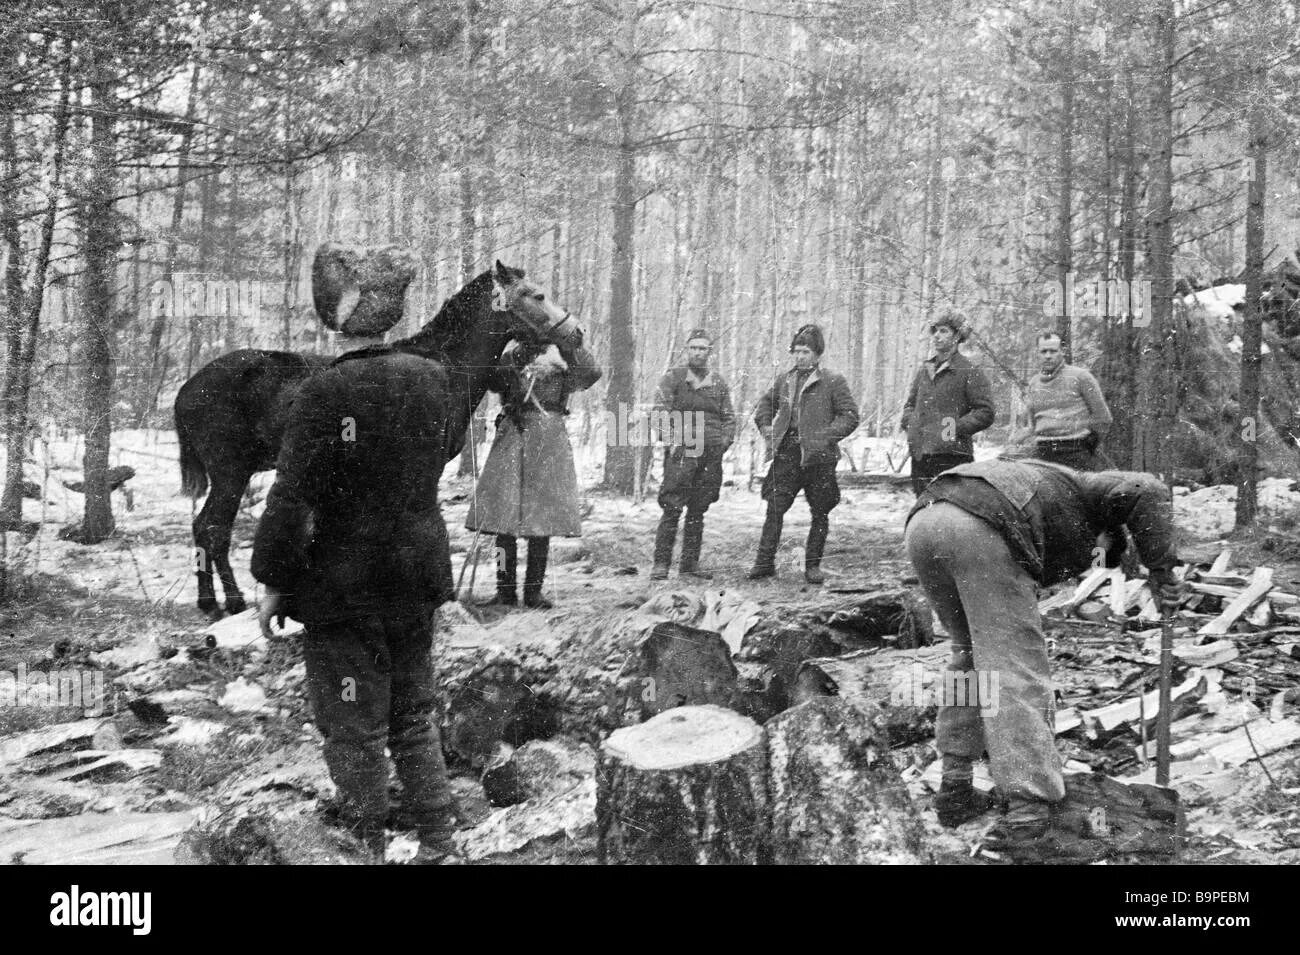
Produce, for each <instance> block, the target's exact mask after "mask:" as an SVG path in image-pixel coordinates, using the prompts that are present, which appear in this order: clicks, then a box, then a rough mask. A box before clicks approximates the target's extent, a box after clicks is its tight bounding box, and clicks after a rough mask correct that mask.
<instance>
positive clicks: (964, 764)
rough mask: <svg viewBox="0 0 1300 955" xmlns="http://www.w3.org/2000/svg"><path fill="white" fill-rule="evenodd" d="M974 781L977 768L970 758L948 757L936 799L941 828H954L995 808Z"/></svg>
mask: <svg viewBox="0 0 1300 955" xmlns="http://www.w3.org/2000/svg"><path fill="white" fill-rule="evenodd" d="M973 778H974V769H973V765H972V763H971V759H970V757H968V756H954V755H952V754H945V755H944V757H943V777H942V781H941V782H940V783H939V793H938V795H937V796H935V797H934V808H935V811H936V812H938V814H939V825H941V826H945V827H947V828H949V829H952V828H954V827H956V826H960V825H961V824H962V823H964V822H970V820H972V819H974V818H976V817H977V816H981V815H983V814H984V813H985V812H987V811H988V810H989V808H990V807H991V806H992V805H993V799H992V798H991V797H990V796H988V795H986V794H984V793H982V792H980V791H979V790H978V789H976V788H975V786H974V784H973V782H972V780H973Z"/></svg>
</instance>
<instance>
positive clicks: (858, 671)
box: [790, 642, 950, 746]
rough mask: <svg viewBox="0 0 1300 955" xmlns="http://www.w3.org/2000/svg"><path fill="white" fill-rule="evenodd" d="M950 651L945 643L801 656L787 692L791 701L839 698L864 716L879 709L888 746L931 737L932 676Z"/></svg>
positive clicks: (934, 693) (933, 709) (935, 676)
mask: <svg viewBox="0 0 1300 955" xmlns="http://www.w3.org/2000/svg"><path fill="white" fill-rule="evenodd" d="M949 655H950V650H949V644H948V643H947V642H944V643H942V644H938V645H935V646H930V647H921V648H917V649H915V650H862V651H859V652H857V653H848V654H845V655H844V656H842V657H826V658H822V659H815V660H805V661H804V663H803V664H802V666H800V668H799V672H798V673H797V674H796V676H795V680H794V685H793V687H792V688H791V690H790V702H791V703H793V704H798V703H803V702H806V701H807V700H811V699H815V698H817V697H825V696H838V697H841V698H842V699H843V700H844V701H845V702H846V703H848V704H849V705H850V706H852V707H854V708H855V709H858V710H860V711H862V712H864V713H867V714H868V715H870V714H872V713H874V712H875V711H876V710H877V709H878V708H883V709H884V713H883V717H882V719H883V720H884V726H885V727H886V728H887V730H888V732H889V739H890V743H891V745H894V746H902V745H906V744H909V743H917V742H921V741H923V740H927V739H929V738H931V737H932V736H934V720H935V716H936V714H937V712H938V710H937V707H936V706H935V704H934V699H935V698H936V697H937V691H938V689H939V688H938V687H937V686H936V685H935V680H936V679H938V677H939V674H941V673H942V672H943V669H944V667H945V666H946V665H947V663H948V658H949Z"/></svg>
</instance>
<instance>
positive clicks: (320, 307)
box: [311, 242, 415, 335]
mask: <svg viewBox="0 0 1300 955" xmlns="http://www.w3.org/2000/svg"><path fill="white" fill-rule="evenodd" d="M414 277H415V260H414V258H413V257H412V256H411V253H410V252H408V251H406V250H405V249H402V248H400V247H398V246H395V245H389V246H382V247H380V248H376V249H367V248H362V247H359V246H345V245H335V244H333V243H330V242H326V243H324V244H323V245H322V246H321V247H320V248H319V249H317V250H316V258H315V259H314V261H313V262H312V267H311V293H312V302H313V304H314V305H315V307H316V314H317V315H319V316H320V320H321V321H322V322H324V323H325V327H326V328H332V329H334V330H335V331H339V332H344V333H346V334H348V335H382V334H383V333H384V332H386V331H388V330H389V329H390V328H392V327H393V326H394V325H396V324H397V323H398V322H400V321H401V320H402V311H403V307H404V302H405V299H406V287H407V286H408V285H410V284H411V279H413V278H414Z"/></svg>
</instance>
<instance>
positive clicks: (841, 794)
mask: <svg viewBox="0 0 1300 955" xmlns="http://www.w3.org/2000/svg"><path fill="white" fill-rule="evenodd" d="M764 729H765V730H766V733H767V749H768V760H769V763H768V773H769V776H768V778H769V787H768V789H769V792H770V794H771V801H772V805H771V813H772V828H771V845H772V861H773V862H778V863H785V864H814V865H820V864H830V865H888V864H918V863H927V862H930V861H932V860H931V859H929V858H927V857H926V856H925V854H924V852H923V850H922V838H923V836H924V832H925V828H924V826H923V824H922V823H921V819H920V817H919V816H918V815H917V812H916V808H915V806H913V804H912V801H911V798H910V797H909V796H908V793H907V786H906V785H905V784H904V783H903V781H902V779H901V778H900V777H899V771H898V767H897V766H896V765H895V763H894V760H893V758H892V756H891V755H890V751H889V737H888V734H887V732H886V731H885V727H884V724H883V721H882V720H881V718H880V717H879V715H875V716H873V715H872V714H871V713H868V712H866V711H864V710H862V709H858V708H856V707H854V706H852V705H850V704H849V703H848V702H846V701H845V700H841V699H835V698H833V697H831V698H826V697H823V698H821V699H815V700H810V701H809V702H807V703H803V704H800V705H799V706H795V707H793V708H791V709H789V710H786V711H785V712H784V713H781V714H779V715H778V716H775V717H773V718H772V719H771V720H770V721H769V722H768V724H767V725H766V727H764Z"/></svg>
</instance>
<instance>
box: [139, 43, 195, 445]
mask: <svg viewBox="0 0 1300 955" xmlns="http://www.w3.org/2000/svg"><path fill="white" fill-rule="evenodd" d="M202 72H203V70H202V68H201V67H200V66H199V65H198V64H195V66H194V71H193V73H192V74H191V76H190V91H189V96H188V98H187V100H186V106H185V118H186V119H188V120H191V121H192V120H193V119H194V102H195V99H196V97H197V96H198V92H199V76H200V74H201V73H202ZM193 140H194V124H193V122H190V123H187V124H186V126H185V131H184V132H183V133H181V148H180V161H179V166H180V169H179V171H178V172H177V176H176V193H175V195H173V196H172V220H171V235H170V236H169V237H168V240H167V267H166V271H165V272H164V273H163V281H165V282H169V283H170V282H175V281H176V263H177V256H178V253H179V251H180V231H181V221H182V219H183V217H184V215H185V188H186V186H188V185H189V182H190V179H191V178H193V177H191V176H190V175H189V171H190V144H191V143H192V142H193ZM137 248H138V247H137ZM174 300H175V299H174V298H171V297H169V300H168V302H167V305H168V308H170V306H171V302H172V301H174ZM174 318H175V316H174V315H171V314H169V312H168V310H167V309H159V310H158V314H157V315H155V316H154V320H153V324H152V325H151V326H150V328H149V354H148V358H147V360H148V362H149V376H148V379H147V381H146V382H145V391H144V393H145V394H147V395H153V396H154V397H155V401H156V396H157V394H158V391H159V389H160V388H161V387H162V378H163V376H165V375H166V374H167V355H166V354H165V353H164V352H163V350H162V347H161V346H162V338H163V332H164V331H165V330H166V328H167V322H168V320H169V319H174ZM155 382H156V383H157V384H155ZM150 410H152V405H150V406H149V407H148V408H146V407H145V406H144V403H143V402H142V403H141V408H140V416H139V424H140V426H141V427H143V425H144V419H145V416H146V415H147V414H148V412H149V411H150Z"/></svg>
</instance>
